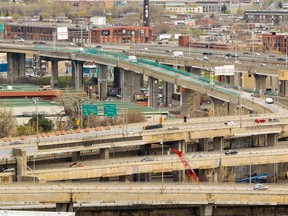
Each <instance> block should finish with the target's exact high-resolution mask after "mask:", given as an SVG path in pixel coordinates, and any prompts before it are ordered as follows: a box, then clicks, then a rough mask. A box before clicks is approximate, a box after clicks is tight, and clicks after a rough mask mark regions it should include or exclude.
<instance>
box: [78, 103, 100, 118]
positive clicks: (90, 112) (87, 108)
mask: <svg viewBox="0 0 288 216" xmlns="http://www.w3.org/2000/svg"><path fill="white" fill-rule="evenodd" d="M82 115H83V116H98V109H97V106H96V105H94V104H82Z"/></svg>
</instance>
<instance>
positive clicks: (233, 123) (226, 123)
mask: <svg viewBox="0 0 288 216" xmlns="http://www.w3.org/2000/svg"><path fill="white" fill-rule="evenodd" d="M224 124H225V125H230V126H231V125H237V122H235V121H227V122H225V123H224Z"/></svg>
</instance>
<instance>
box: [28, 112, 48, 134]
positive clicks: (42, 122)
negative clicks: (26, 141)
mask: <svg viewBox="0 0 288 216" xmlns="http://www.w3.org/2000/svg"><path fill="white" fill-rule="evenodd" d="M28 124H30V125H31V126H32V127H33V128H34V129H35V131H37V115H33V116H32V118H31V119H30V120H29V122H28ZM53 127H54V123H53V121H52V120H50V119H48V118H45V116H44V115H41V114H38V129H39V130H38V131H39V132H49V131H51V130H52V129H53Z"/></svg>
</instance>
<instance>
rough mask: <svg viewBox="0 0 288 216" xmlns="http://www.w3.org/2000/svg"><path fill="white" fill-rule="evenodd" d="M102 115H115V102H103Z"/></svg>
mask: <svg viewBox="0 0 288 216" xmlns="http://www.w3.org/2000/svg"><path fill="white" fill-rule="evenodd" d="M103 106H104V116H108V117H115V116H116V115H117V112H116V104H104V105H103Z"/></svg>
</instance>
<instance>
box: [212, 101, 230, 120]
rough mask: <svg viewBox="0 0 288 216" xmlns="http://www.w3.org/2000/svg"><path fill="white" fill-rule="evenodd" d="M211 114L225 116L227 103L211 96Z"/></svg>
mask: <svg viewBox="0 0 288 216" xmlns="http://www.w3.org/2000/svg"><path fill="white" fill-rule="evenodd" d="M211 102H212V107H213V115H214V116H226V115H228V113H229V104H228V103H227V102H225V101H222V100H219V99H217V98H213V97H211Z"/></svg>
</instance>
